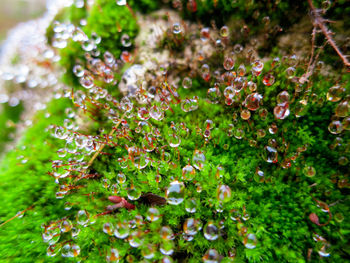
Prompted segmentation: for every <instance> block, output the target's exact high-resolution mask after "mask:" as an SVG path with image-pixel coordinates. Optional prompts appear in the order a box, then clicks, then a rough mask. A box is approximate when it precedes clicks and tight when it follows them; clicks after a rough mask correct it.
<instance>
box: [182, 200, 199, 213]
mask: <svg viewBox="0 0 350 263" xmlns="http://www.w3.org/2000/svg"><path fill="white" fill-rule="evenodd" d="M185 210H186V211H187V212H188V213H195V212H196V210H197V200H196V198H194V197H192V198H189V199H187V200H186V201H185Z"/></svg>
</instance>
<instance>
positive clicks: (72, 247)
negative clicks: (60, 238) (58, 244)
mask: <svg viewBox="0 0 350 263" xmlns="http://www.w3.org/2000/svg"><path fill="white" fill-rule="evenodd" d="M61 254H62V257H76V256H78V255H79V254H80V247H79V246H78V245H76V244H69V243H68V244H65V245H64V246H63V247H62V250H61Z"/></svg>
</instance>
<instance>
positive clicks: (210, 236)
mask: <svg viewBox="0 0 350 263" xmlns="http://www.w3.org/2000/svg"><path fill="white" fill-rule="evenodd" d="M203 232H204V237H205V238H206V239H207V240H209V241H213V240H216V239H218V237H219V228H218V227H217V225H216V224H215V223H214V222H213V221H209V222H208V223H207V224H206V225H205V227H204V228H203Z"/></svg>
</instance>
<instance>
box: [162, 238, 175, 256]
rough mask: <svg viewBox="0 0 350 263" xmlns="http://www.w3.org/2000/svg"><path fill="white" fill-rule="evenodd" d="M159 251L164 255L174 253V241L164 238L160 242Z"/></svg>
mask: <svg viewBox="0 0 350 263" xmlns="http://www.w3.org/2000/svg"><path fill="white" fill-rule="evenodd" d="M159 251H160V253H162V254H163V255H168V256H169V255H172V254H173V253H174V242H173V241H171V240H164V241H163V242H162V243H161V244H160V247H159Z"/></svg>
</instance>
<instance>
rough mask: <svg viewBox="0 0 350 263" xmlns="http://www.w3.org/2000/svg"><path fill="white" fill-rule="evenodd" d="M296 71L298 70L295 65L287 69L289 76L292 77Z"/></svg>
mask: <svg viewBox="0 0 350 263" xmlns="http://www.w3.org/2000/svg"><path fill="white" fill-rule="evenodd" d="M295 72H296V70H295V68H294V67H289V68H287V69H286V75H287V78H289V79H292V78H293V77H294V76H295Z"/></svg>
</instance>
